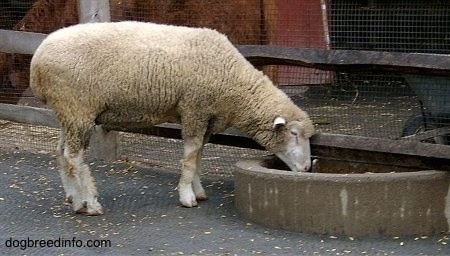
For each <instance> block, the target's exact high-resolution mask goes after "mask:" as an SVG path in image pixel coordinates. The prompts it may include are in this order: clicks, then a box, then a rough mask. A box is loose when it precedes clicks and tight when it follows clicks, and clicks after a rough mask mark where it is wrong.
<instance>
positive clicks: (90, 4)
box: [78, 0, 111, 23]
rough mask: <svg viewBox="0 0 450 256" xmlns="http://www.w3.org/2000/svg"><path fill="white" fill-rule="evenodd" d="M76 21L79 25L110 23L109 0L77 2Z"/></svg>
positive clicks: (81, 0) (79, 0) (80, 0)
mask: <svg viewBox="0 0 450 256" xmlns="http://www.w3.org/2000/svg"><path fill="white" fill-rule="evenodd" d="M78 21H79V23H88V22H109V21H111V14H110V9H109V0H95V1H92V0H78Z"/></svg>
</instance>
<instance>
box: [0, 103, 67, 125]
mask: <svg viewBox="0 0 450 256" xmlns="http://www.w3.org/2000/svg"><path fill="white" fill-rule="evenodd" d="M0 119H1V120H8V121H12V122H17V123H26V124H34V125H43V126H49V127H54V128H58V127H59V123H58V121H57V120H56V117H55V115H54V113H53V111H52V110H50V109H43V108H35V107H29V106H21V105H12V104H4V103H0Z"/></svg>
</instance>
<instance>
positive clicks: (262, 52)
mask: <svg viewBox="0 0 450 256" xmlns="http://www.w3.org/2000/svg"><path fill="white" fill-rule="evenodd" d="M237 48H238V50H239V51H240V52H241V54H242V55H243V56H244V57H245V58H247V59H248V60H249V61H250V62H251V63H253V64H254V65H293V66H302V67H309V68H316V69H322V70H334V71H347V72H348V71H356V72H361V71H395V72H400V73H413V74H429V75H445V76H450V71H449V68H450V56H448V55H444V54H422V53H402V52H381V51H355V50H324V49H308V48H293V47H284V46H273V45H240V46H237Z"/></svg>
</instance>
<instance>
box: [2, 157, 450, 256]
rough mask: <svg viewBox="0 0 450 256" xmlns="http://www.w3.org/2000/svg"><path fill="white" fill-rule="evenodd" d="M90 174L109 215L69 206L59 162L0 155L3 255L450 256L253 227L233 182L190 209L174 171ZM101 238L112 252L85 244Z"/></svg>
mask: <svg viewBox="0 0 450 256" xmlns="http://www.w3.org/2000/svg"><path fill="white" fill-rule="evenodd" d="M174 161H178V159H174ZM91 168H92V170H93V176H94V177H95V179H96V181H97V185H98V188H99V191H100V201H101V203H102V204H103V206H104V207H105V209H106V213H105V215H103V216H97V217H90V216H84V215H77V214H74V213H72V211H71V208H70V206H68V205H65V204H63V198H64V194H63V188H62V186H61V182H60V179H59V176H58V172H57V171H56V166H55V160H54V157H52V156H50V155H46V154H32V153H26V152H5V151H0V255H96V254H98V255H103V254H105V255H450V247H449V245H448V243H450V241H449V237H450V236H449V235H448V234H435V235H432V236H408V237H383V238H357V237H334V236H328V235H318V234H304V233H294V232H287V231H282V230H274V229H269V228H264V227H262V226H259V225H256V224H251V223H249V222H247V221H246V220H245V219H243V218H242V217H241V216H239V214H238V213H237V212H236V211H235V208H234V205H233V204H234V202H233V180H232V178H229V177H225V178H224V177H214V176H207V177H204V185H205V188H206V190H207V192H208V195H209V196H210V199H209V200H208V201H205V202H201V204H200V206H199V207H196V208H192V209H187V208H182V207H180V205H179V204H178V198H177V197H178V196H177V191H175V187H176V184H177V180H178V174H177V173H175V172H169V171H166V170H160V169H153V168H143V167H139V166H131V165H129V164H128V163H126V162H115V163H103V162H95V163H92V164H91ZM325 207H326V204H325V202H324V208H325ZM36 240H37V241H36ZM66 240H67V241H66ZM99 240H104V241H106V242H107V243H108V244H106V246H104V247H89V246H88V245H91V243H100V241H99ZM41 241H43V242H41ZM58 241H59V242H58ZM43 243H46V244H45V246H43V245H44V244H43ZM50 243H53V244H50ZM63 243H65V244H63ZM48 245H53V246H52V247H50V246H48ZM14 246H15V247H14ZM77 246H80V247H77Z"/></svg>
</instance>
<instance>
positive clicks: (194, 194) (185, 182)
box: [178, 137, 207, 207]
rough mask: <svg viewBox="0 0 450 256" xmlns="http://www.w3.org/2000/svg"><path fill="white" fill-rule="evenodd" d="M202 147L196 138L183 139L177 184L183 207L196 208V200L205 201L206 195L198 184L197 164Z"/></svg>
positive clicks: (199, 140) (201, 142)
mask: <svg viewBox="0 0 450 256" xmlns="http://www.w3.org/2000/svg"><path fill="white" fill-rule="evenodd" d="M202 147H203V141H202V140H201V139H199V138H198V137H186V138H184V159H183V160H182V161H181V162H182V172H181V178H180V182H179V184H178V192H179V194H180V203H181V204H182V205H183V206H185V207H193V206H197V199H198V200H205V199H206V198H207V197H206V194H205V190H204V189H203V187H202V185H201V183H200V176H199V173H198V167H199V166H198V163H199V162H200V155H201V151H202Z"/></svg>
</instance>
